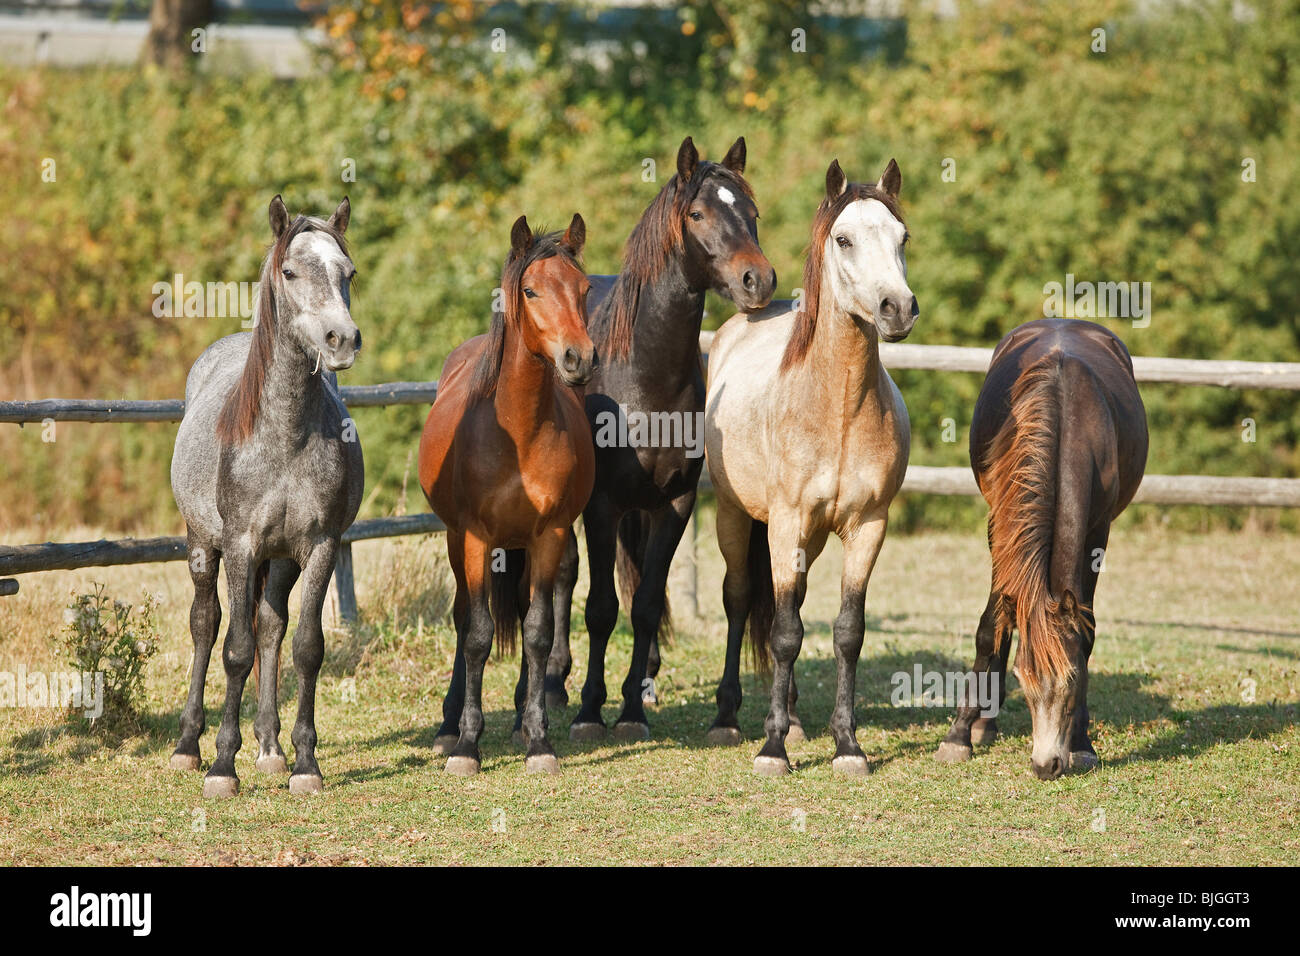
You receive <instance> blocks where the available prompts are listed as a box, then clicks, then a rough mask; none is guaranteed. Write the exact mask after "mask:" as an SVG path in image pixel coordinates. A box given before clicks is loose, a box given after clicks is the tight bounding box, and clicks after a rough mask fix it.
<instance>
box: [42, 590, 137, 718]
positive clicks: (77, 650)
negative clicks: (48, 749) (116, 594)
mask: <svg viewBox="0 0 1300 956" xmlns="http://www.w3.org/2000/svg"><path fill="white" fill-rule="evenodd" d="M157 610H158V603H157V601H156V600H155V599H154V598H153V596H152V595H145V598H144V600H143V601H142V602H141V603H140V604H139V605H138V606H136V607H134V608H133V607H132V606H131V605H130V604H127V603H126V602H125V601H118V600H110V599H109V597H108V596H107V595H106V594H105V593H104V585H102V584H96V585H95V590H94V592H93V593H90V594H75V593H74V594H73V600H72V603H71V604H69V605H68V607H67V609H66V610H65V611H64V612H63V621H64V625H65V626H64V628H63V630H62V631H61V632H60V634H59V643H60V645H61V646H62V649H63V650H64V652H65V653H66V654H67V655H68V657H69V658H70V660H71V662H72V666H73V667H74V668H75V669H76V670H78V671H80V672H81V673H83V674H87V673H88V674H103V675H104V691H103V693H104V710H103V716H102V717H100V718H98V720H99V721H102V723H103V724H105V725H109V726H112V725H120V724H124V723H130V722H132V721H134V719H135V717H136V702H137V701H138V699H139V698H140V696H141V695H142V694H143V692H144V668H145V664H146V663H148V661H149V658H151V657H153V655H154V654H155V653H156V652H157V650H158V622H157ZM76 713H80V712H79V711H77V712H76ZM91 723H95V720H91Z"/></svg>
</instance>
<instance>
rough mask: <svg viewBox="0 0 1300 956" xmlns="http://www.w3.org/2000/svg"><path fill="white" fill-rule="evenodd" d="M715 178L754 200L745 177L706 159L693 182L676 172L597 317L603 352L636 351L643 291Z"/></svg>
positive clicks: (631, 243)
mask: <svg viewBox="0 0 1300 956" xmlns="http://www.w3.org/2000/svg"><path fill="white" fill-rule="evenodd" d="M710 176H718V177H721V178H723V179H726V180H727V182H728V183H730V184H731V185H733V186H735V187H736V188H737V189H739V190H740V191H741V192H742V193H743V194H744V195H745V196H747V197H749V198H750V199H752V198H753V197H754V191H753V189H752V188H751V187H750V185H749V183H747V182H746V181H745V179H744V177H743V176H740V175H739V174H737V173H734V172H732V171H731V170H730V169H728V168H727V167H725V166H723V165H721V164H719V163H714V162H710V161H708V160H702V161H701V162H700V163H699V165H698V166H697V167H696V168H695V173H694V175H692V176H691V178H690V180H689V181H686V182H683V181H682V177H681V174H680V173H674V174H673V178H672V179H670V180H669V181H668V182H667V183H666V184H665V185H664V188H663V189H661V190H659V194H658V195H657V196H655V198H654V199H653V200H652V201H651V203H650V205H649V206H647V207H646V211H645V213H644V214H643V215H642V216H641V221H640V222H638V223H637V224H636V228H635V229H633V230H632V234H631V235H630V236H628V239H627V248H626V249H625V250H624V253H623V268H622V271H620V272H619V275H618V279H617V280H616V281H615V283H614V288H613V289H611V290H610V293H609V295H608V296H606V298H605V299H604V300H603V301H602V302H601V303H600V305H599V306H598V307H597V309H596V311H595V313H594V314H593V315H592V316H591V320H590V332H591V337H592V339H593V340H594V341H595V343H596V346H597V348H599V349H600V352H601V354H602V355H606V356H609V357H612V358H626V357H627V355H628V353H629V352H630V351H631V349H632V327H633V324H634V323H635V321H636V312H637V308H638V306H639V305H640V302H641V290H642V289H643V288H645V286H646V285H647V284H648V283H651V282H654V281H655V280H656V279H658V278H659V276H660V275H661V274H662V273H663V271H664V267H665V266H667V265H668V260H669V257H670V256H671V255H672V252H673V250H674V249H679V248H681V245H682V220H683V219H684V218H685V216H686V210H687V209H688V208H689V207H690V204H691V202H692V201H694V199H695V197H696V195H697V194H698V193H699V191H700V187H702V186H703V185H704V182H705V180H706V179H708V178H709V177H710Z"/></svg>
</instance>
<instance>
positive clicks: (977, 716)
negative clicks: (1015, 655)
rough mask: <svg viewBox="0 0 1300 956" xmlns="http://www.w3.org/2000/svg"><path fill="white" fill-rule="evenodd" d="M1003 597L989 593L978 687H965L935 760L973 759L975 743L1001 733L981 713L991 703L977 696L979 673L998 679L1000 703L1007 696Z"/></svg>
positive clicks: (979, 633) (978, 644)
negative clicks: (1001, 616) (1001, 620)
mask: <svg viewBox="0 0 1300 956" xmlns="http://www.w3.org/2000/svg"><path fill="white" fill-rule="evenodd" d="M1001 601H1002V597H1001V595H999V594H997V593H996V592H993V593H990V594H989V600H988V604H987V605H986V606H985V608H984V613H983V614H982V615H980V622H979V627H978V628H977V629H976V631H975V666H974V668H973V672H974V674H975V676H976V679H977V686H976V687H971V686H969V685H968V686H967V688H966V698H965V700H963V701H962V703H961V704H959V705H958V707H957V714H956V716H955V717H954V718H953V721H952V726H951V727H950V728H949V729H948V734H947V736H946V737H944V739H943V742H942V743H940V744H939V749H938V751H936V752H935V755H934V759H935V760H938V761H939V762H940V763H963V762H965V761H967V760H970V758H971V756H972V754H973V745H974V744H980V745H981V746H984V745H988V744H991V743H993V741H994V740H996V739H997V736H998V724H997V718H996V717H995V716H989V717H985V716H982V713H983V710H984V709H985V706H983V705H987V704H988V703H989V702H988V701H984V702H981V701H979V700H978V699H977V698H976V691H977V690H978V678H979V675H981V674H984V673H987V674H989V675H990V678H994V679H996V680H997V684H998V695H999V697H998V706H999V707H1001V705H1002V701H1003V700H1005V699H1006V693H1007V691H1006V665H1007V654H1008V653H1009V651H1010V649H1011V640H1010V637H1011V635H1010V634H1002V635H1001V638H1002V639H1001V640H999V639H998V638H999V625H998V606H999V605H1000V604H1001Z"/></svg>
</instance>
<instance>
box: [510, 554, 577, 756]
mask: <svg viewBox="0 0 1300 956" xmlns="http://www.w3.org/2000/svg"><path fill="white" fill-rule="evenodd" d="M567 538H568V529H565V528H556V529H554V530H553V531H547V532H544V533H543V534H542V535H541V536H539V537H538V538H537V539H536V540H535V541H533V543H532V546H531V547H530V548H529V549H528V565H529V599H528V613H527V614H526V615H525V616H524V660H525V662H526V664H527V686H526V688H525V693H524V694H523V700H522V704H523V707H522V715H521V716H522V718H523V734H524V742H525V744H526V745H527V747H528V756H527V757H526V758H525V760H524V767H525V769H526V770H527V771H528V773H559V771H560V763H559V761H558V760H557V759H556V756H555V748H554V747H552V746H551V742H550V740H548V739H547V736H546V724H547V721H546V691H545V685H546V662H547V660H548V659H549V657H550V655H551V644H552V642H553V641H554V639H555V603H554V602H555V574H556V569H557V568H558V566H559V564H560V561H561V560H562V558H563V555H564V551H565V545H566V543H567Z"/></svg>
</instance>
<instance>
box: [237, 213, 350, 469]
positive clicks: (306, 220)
mask: <svg viewBox="0 0 1300 956" xmlns="http://www.w3.org/2000/svg"><path fill="white" fill-rule="evenodd" d="M304 232H323V233H325V234H326V235H327V236H329V237H330V238H331V239H333V240H334V241H335V242H337V243H338V244H339V248H340V249H342V250H343V254H344V255H347V254H348V244H347V240H346V239H344V238H343V233H341V232H339V231H338V230H337V229H335V228H334V227H333V226H331V225H330V224H329V223H328V222H326V221H325V220H323V219H317V218H316V217H314V216H301V215H300V216H299V217H298V218H297V219H295V220H294V221H293V223H292V224H291V225H290V226H289V228H287V229H285V230H284V232H282V233H280V236H279V238H278V239H276V240H275V242H274V243H273V244H272V245H271V250H270V252H268V253H267V254H266V259H265V260H264V261H263V263H262V275H261V280H260V282H259V287H258V293H257V311H256V313H255V315H254V319H253V341H252V344H251V345H250V346H249V349H248V360H247V361H246V362H245V363H244V373H243V374H242V375H241V376H240V377H239V382H238V384H237V385H236V386H235V390H234V391H233V392H231V393H230V397H229V398H227V399H226V404H225V405H223V406H222V408H221V414H220V415H218V416H217V439H218V440H219V441H220V442H221V443H222V444H226V445H239V444H242V443H243V442H246V441H247V440H248V439H249V436H251V435H252V434H253V426H254V425H255V424H257V413H258V411H259V410H260V409H261V407H262V386H263V384H264V383H265V382H266V372H267V369H269V368H270V367H271V362H272V361H274V359H275V328H276V321H277V316H276V308H275V292H276V290H277V289H279V288H280V283H281V278H280V270H281V269H282V268H283V267H284V257H285V255H286V254H287V253H288V251H289V246H290V244H291V243H292V242H293V240H294V239H296V238H298V236H299V235H301V234H302V233H304Z"/></svg>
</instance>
